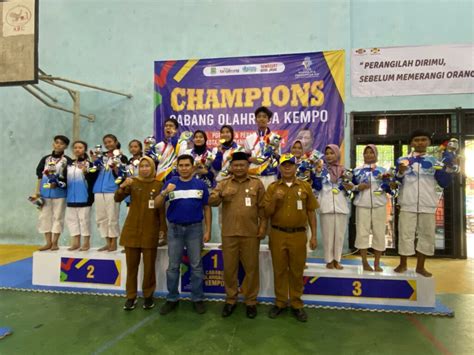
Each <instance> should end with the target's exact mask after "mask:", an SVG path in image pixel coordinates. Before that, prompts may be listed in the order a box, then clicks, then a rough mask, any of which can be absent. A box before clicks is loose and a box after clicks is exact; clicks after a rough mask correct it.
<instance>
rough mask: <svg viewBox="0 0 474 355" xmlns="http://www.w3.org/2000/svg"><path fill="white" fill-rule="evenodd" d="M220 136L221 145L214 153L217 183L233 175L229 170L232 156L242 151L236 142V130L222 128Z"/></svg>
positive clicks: (226, 126) (225, 126)
mask: <svg viewBox="0 0 474 355" xmlns="http://www.w3.org/2000/svg"><path fill="white" fill-rule="evenodd" d="M220 134H221V137H220V140H219V144H218V146H217V147H216V148H214V151H213V153H214V155H215V157H216V158H215V159H214V161H213V163H212V167H213V169H214V170H215V171H216V173H217V176H216V181H217V182H219V181H221V180H222V179H224V178H226V177H227V176H229V174H230V173H231V172H230V170H229V168H230V161H231V158H232V154H233V153H234V152H236V151H240V150H242V147H240V146H239V145H238V144H237V143H236V142H235V141H234V129H233V128H232V127H231V126H228V125H224V126H222V127H221V129H220Z"/></svg>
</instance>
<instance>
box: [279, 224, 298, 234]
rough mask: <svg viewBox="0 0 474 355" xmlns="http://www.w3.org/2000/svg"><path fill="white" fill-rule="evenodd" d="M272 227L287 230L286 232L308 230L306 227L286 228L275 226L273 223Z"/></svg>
mask: <svg viewBox="0 0 474 355" xmlns="http://www.w3.org/2000/svg"><path fill="white" fill-rule="evenodd" d="M272 228H273V229H276V230H279V231H282V232H285V233H296V232H305V231H306V227H296V228H284V227H278V226H274V225H273V224H272Z"/></svg>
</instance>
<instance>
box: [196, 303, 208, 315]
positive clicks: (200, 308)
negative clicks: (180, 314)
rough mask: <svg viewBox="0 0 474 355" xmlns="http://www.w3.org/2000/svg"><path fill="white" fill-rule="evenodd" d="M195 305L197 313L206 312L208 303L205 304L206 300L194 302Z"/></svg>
mask: <svg viewBox="0 0 474 355" xmlns="http://www.w3.org/2000/svg"><path fill="white" fill-rule="evenodd" d="M193 306H194V310H195V311H196V313H197V314H204V313H206V305H205V304H204V301H197V302H193Z"/></svg>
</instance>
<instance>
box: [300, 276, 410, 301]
mask: <svg viewBox="0 0 474 355" xmlns="http://www.w3.org/2000/svg"><path fill="white" fill-rule="evenodd" d="M304 294H305V295H318V296H319V295H321V296H344V297H369V298H385V299H404V300H414V301H416V281H415V280H381V279H360V278H357V279H355V278H342V277H325V276H320V277H318V276H316V277H310V276H305V277H304Z"/></svg>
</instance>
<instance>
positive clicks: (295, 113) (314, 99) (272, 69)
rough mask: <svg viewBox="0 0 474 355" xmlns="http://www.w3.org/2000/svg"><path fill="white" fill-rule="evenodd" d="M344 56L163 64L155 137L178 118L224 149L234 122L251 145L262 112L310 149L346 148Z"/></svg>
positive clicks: (239, 137)
mask: <svg viewBox="0 0 474 355" xmlns="http://www.w3.org/2000/svg"><path fill="white" fill-rule="evenodd" d="M344 57H345V54H344V51H343V50H339V51H325V52H314V53H301V54H283V55H270V56H256V57H236V58H219V59H199V60H177V61H174V60H168V61H156V62H155V76H154V86H155V136H156V137H157V139H158V140H160V139H162V136H163V129H162V127H163V122H164V120H165V119H166V118H168V117H171V118H176V119H177V120H178V122H179V123H180V126H181V127H180V131H184V130H190V131H194V130H196V129H202V130H204V131H206V133H207V135H208V138H209V141H208V144H209V145H210V146H214V145H217V142H218V140H219V128H220V127H221V126H222V125H224V124H227V125H231V126H232V127H233V128H234V130H235V131H236V135H235V139H236V141H237V142H238V143H239V144H243V141H244V139H245V137H246V136H247V135H248V134H250V133H252V132H253V131H254V130H255V127H256V125H255V116H254V111H255V109H256V108H257V107H259V106H267V107H268V108H269V109H270V110H272V111H273V112H274V116H273V118H272V121H271V122H270V128H271V129H272V130H273V131H277V132H278V133H279V134H280V135H281V136H282V137H283V151H285V150H286V149H285V145H286V144H287V142H288V141H290V142H291V141H293V140H294V139H296V138H299V139H301V140H302V141H303V145H304V148H305V151H309V150H310V148H311V149H318V150H320V151H321V150H323V149H324V147H325V146H326V145H327V144H330V143H335V144H341V143H342V139H343V133H344Z"/></svg>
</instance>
